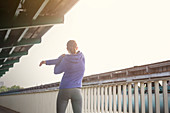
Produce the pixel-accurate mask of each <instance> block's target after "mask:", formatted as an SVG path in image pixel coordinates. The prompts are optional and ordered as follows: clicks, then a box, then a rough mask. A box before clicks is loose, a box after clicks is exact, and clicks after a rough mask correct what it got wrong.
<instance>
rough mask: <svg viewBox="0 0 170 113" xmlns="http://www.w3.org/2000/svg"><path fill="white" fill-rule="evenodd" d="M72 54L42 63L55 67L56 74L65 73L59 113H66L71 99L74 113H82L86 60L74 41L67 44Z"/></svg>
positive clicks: (59, 97)
mask: <svg viewBox="0 0 170 113" xmlns="http://www.w3.org/2000/svg"><path fill="white" fill-rule="evenodd" d="M67 50H68V52H69V53H70V54H63V55H61V56H60V57H58V58H57V59H54V60H45V61H41V63H40V66H41V65H42V64H46V65H55V67H54V73H55V74H60V73H62V72H64V74H63V77H62V80H61V83H60V87H59V93H58V97H57V113H65V110H66V107H67V104H68V101H69V99H71V103H72V108H73V111H74V113H82V95H81V89H80V88H81V87H82V79H83V75H84V71H85V58H84V55H83V53H82V52H80V51H77V50H78V47H77V43H76V42H75V41H74V40H70V41H68V42H67Z"/></svg>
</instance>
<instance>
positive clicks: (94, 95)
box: [94, 87, 97, 113]
mask: <svg viewBox="0 0 170 113" xmlns="http://www.w3.org/2000/svg"><path fill="white" fill-rule="evenodd" d="M96 112H97V111H96V87H94V113H96Z"/></svg>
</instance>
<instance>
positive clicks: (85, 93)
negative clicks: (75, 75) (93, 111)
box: [84, 88, 87, 113]
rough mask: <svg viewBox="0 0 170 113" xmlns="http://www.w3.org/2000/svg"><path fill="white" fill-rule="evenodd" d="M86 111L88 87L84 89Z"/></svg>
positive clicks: (85, 107)
mask: <svg viewBox="0 0 170 113" xmlns="http://www.w3.org/2000/svg"><path fill="white" fill-rule="evenodd" d="M84 112H85V113H87V88H85V89H84Z"/></svg>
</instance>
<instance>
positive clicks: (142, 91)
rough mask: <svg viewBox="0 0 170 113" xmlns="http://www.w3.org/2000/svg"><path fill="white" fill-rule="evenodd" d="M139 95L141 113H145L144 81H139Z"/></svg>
mask: <svg viewBox="0 0 170 113" xmlns="http://www.w3.org/2000/svg"><path fill="white" fill-rule="evenodd" d="M140 97H141V113H145V94H144V83H143V82H141V83H140Z"/></svg>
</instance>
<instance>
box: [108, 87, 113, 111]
mask: <svg viewBox="0 0 170 113" xmlns="http://www.w3.org/2000/svg"><path fill="white" fill-rule="evenodd" d="M112 100H113V99H112V86H109V113H112Z"/></svg>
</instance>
